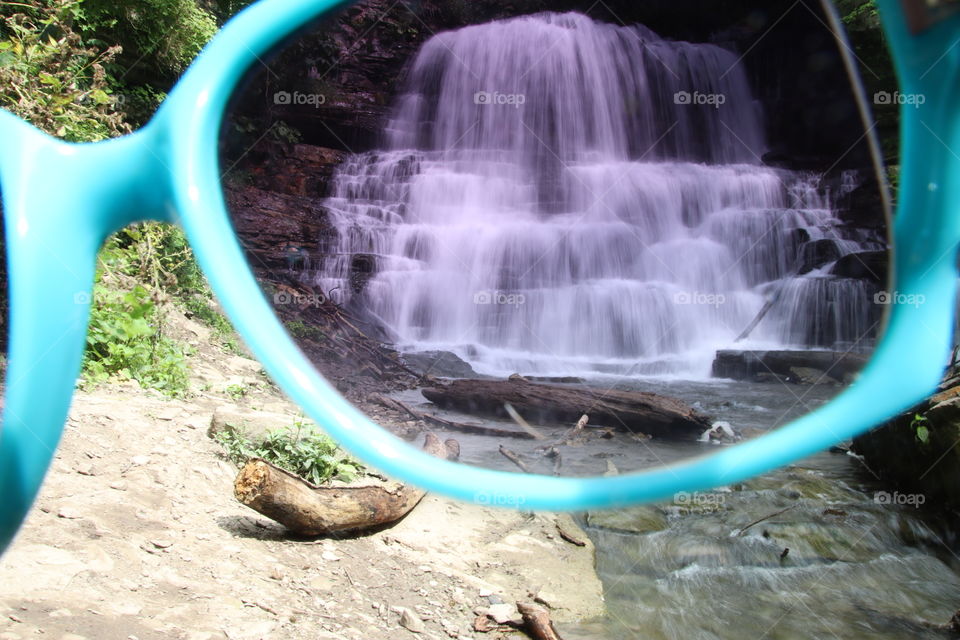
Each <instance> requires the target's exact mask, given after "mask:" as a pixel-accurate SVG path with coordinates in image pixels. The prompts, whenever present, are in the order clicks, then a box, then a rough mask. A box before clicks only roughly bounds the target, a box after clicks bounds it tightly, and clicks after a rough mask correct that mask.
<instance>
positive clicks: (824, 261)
mask: <svg viewBox="0 0 960 640" xmlns="http://www.w3.org/2000/svg"><path fill="white" fill-rule="evenodd" d="M839 259H840V248H839V247H838V246H837V242H836V241H835V240H833V239H831V238H821V239H820V240H814V241H812V242H808V243H806V244H804V245H803V246H802V247H800V269H799V270H798V271H797V273H798V274H800V275H803V274H805V273H810V272H811V271H813V270H814V269H820V268H821V267H824V266H826V265H828V264H830V263H831V262H836V261H837V260H839Z"/></svg>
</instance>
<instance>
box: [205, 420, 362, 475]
mask: <svg viewBox="0 0 960 640" xmlns="http://www.w3.org/2000/svg"><path fill="white" fill-rule="evenodd" d="M216 440H217V442H219V443H220V444H221V445H222V446H223V448H224V449H225V450H226V454H227V457H228V458H230V460H232V461H233V462H234V463H236V464H237V465H242V464H245V463H246V462H247V461H248V460H250V459H252V458H262V459H263V460H266V461H267V462H269V463H270V464H273V465H276V466H277V467H280V468H281V469H285V470H287V471H289V472H291V473H295V474H296V475H298V476H300V477H301V478H303V479H304V480H306V481H308V482H312V483H313V484H317V485H319V484H323V483H324V482H327V481H328V480H331V479H336V480H342V481H344V482H350V481H351V480H353V479H354V478H356V476H357V474H358V473H359V472H361V471H363V468H364V467H363V465H362V464H360V463H359V462H358V461H356V460H354V459H353V458H351V457H350V456H349V455H347V454H346V453H345V452H344V451H343V450H342V449H340V448H339V447H338V446H337V444H336V443H335V442H334V441H333V440H332V439H331V438H330V437H329V436H327V435H325V434H323V433H321V432H320V431H318V430H317V429H316V428H315V427H313V426H311V425H307V424H304V423H302V422H300V421H297V422H295V423H294V424H293V425H292V426H289V427H286V428H284V429H278V430H276V431H273V432H271V433H269V434H267V436H266V437H265V438H264V439H263V440H262V441H260V442H256V443H255V442H253V441H251V440H250V439H249V438H247V437H246V436H245V435H243V433H242V432H241V431H240V430H239V429H237V428H232V427H231V428H227V429H224V430H223V431H221V432H220V433H219V434H217V436H216Z"/></svg>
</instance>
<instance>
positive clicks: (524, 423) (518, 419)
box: [503, 402, 547, 440]
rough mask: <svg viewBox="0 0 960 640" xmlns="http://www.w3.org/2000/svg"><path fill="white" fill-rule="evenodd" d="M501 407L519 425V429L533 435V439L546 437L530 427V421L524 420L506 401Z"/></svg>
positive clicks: (544, 438)
mask: <svg viewBox="0 0 960 640" xmlns="http://www.w3.org/2000/svg"><path fill="white" fill-rule="evenodd" d="M503 408H504V410H506V412H507V415H509V416H510V417H511V418H512V419H513V421H514V422H516V423H517V426H519V427H520V428H521V429H523V430H524V431H526V432H527V433H529V434H530V435H531V436H533V438H534V439H535V440H546V439H547V437H546V436H545V435H543V434H542V433H540V432H539V431H537V430H536V429H534V428H533V427H531V426H530V423H529V422H527V421H526V420H524V419H523V416H521V415H520V414H519V413H517V410H516V409H514V408H513V405H512V404H510V403H509V402H508V403H507V404H505V405H503Z"/></svg>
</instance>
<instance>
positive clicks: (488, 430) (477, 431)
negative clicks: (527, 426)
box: [370, 393, 537, 440]
mask: <svg viewBox="0 0 960 640" xmlns="http://www.w3.org/2000/svg"><path fill="white" fill-rule="evenodd" d="M370 399H371V400H373V401H375V402H377V403H379V404H381V405H383V406H385V407H387V408H389V409H395V410H397V411H402V412H404V413H406V414H407V415H409V416H410V417H411V418H413V419H414V420H423V421H424V422H429V423H431V424H433V425H434V426H436V427H439V428H441V429H446V430H447V431H460V432H461V433H471V434H473V435H479V436H497V437H501V438H519V439H521V440H536V439H537V435H536V432H534V431H532V430H530V431H511V430H510V429H497V428H496V427H485V426H483V425H481V424H467V423H464V422H454V421H453V420H447V419H446V418H441V417H440V416H435V415H432V414H429V413H426V412H422V411H416V410H414V409H412V408H411V407H409V406H407V405H406V404H404V403H402V402H400V401H399V400H394V399H393V398H388V397H387V396H384V395H381V394H379V393H375V394H372V395H371V396H370Z"/></svg>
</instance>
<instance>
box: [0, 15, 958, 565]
mask: <svg viewBox="0 0 960 640" xmlns="http://www.w3.org/2000/svg"><path fill="white" fill-rule="evenodd" d="M347 4H349V3H347V2H344V1H343V0H263V1H262V2H259V3H257V4H255V5H253V6H252V7H250V8H248V9H246V10H245V11H243V12H242V13H240V14H239V15H238V16H237V17H235V18H234V19H233V20H232V21H231V22H229V23H228V24H227V25H226V26H225V27H224V29H223V31H222V32H221V33H220V34H219V35H218V36H217V37H216V38H215V39H214V40H213V41H212V42H211V43H210V44H209V46H208V47H207V48H206V49H205V50H204V52H203V53H202V54H201V55H200V57H199V58H198V59H197V60H196V61H195V62H194V64H193V65H192V66H191V67H190V69H189V70H188V71H187V72H186V74H185V75H184V77H183V79H182V80H181V81H180V82H179V83H178V85H177V86H176V87H175V89H174V90H173V91H172V92H171V93H170V95H169V97H168V98H167V100H166V101H165V102H164V103H163V105H162V106H161V108H160V109H159V111H158V112H157V114H156V116H155V117H154V119H153V120H152V121H151V122H150V123H149V124H148V125H147V126H145V127H144V128H143V129H141V130H139V131H137V132H136V133H133V134H131V135H128V136H125V137H123V138H118V139H114V140H109V141H105V142H101V143H95V144H83V145H75V144H68V143H64V142H62V141H59V140H56V139H54V138H52V137H49V136H47V135H45V134H43V133H41V132H39V131H38V130H36V129H34V128H33V127H31V126H30V125H28V124H26V123H25V122H23V121H21V120H19V119H18V118H15V117H14V116H12V115H11V114H9V113H7V112H3V111H0V140H2V141H3V149H2V153H0V185H2V193H3V202H4V210H5V216H6V242H7V245H6V246H7V251H8V265H9V286H10V291H9V295H10V308H11V310H12V311H13V312H12V313H11V322H10V342H9V345H10V348H9V368H8V370H7V380H6V404H5V406H4V415H3V430H2V432H0V496H3V501H2V503H0V550H3V549H5V548H6V547H7V545H8V544H9V543H10V541H11V540H12V538H13V536H14V535H15V533H16V531H17V529H18V528H19V526H20V523H21V522H22V520H23V518H24V517H25V514H26V513H27V511H28V510H29V509H30V506H31V504H32V503H33V501H34V499H35V497H36V495H37V492H38V490H39V487H40V484H41V482H42V480H43V477H44V475H45V474H46V471H47V469H48V467H49V465H50V462H51V459H52V457H53V455H54V452H55V450H56V447H57V445H58V443H59V441H60V437H61V435H62V432H63V427H64V423H65V421H66V417H67V413H68V410H69V405H70V400H71V398H72V394H73V390H74V387H75V383H76V379H77V375H78V373H79V371H80V365H81V360H82V355H83V349H84V344H85V335H86V327H87V323H88V320H89V315H90V296H91V291H92V283H93V280H94V273H95V266H96V257H97V252H98V250H99V248H100V247H101V245H102V243H103V242H104V241H105V240H106V238H107V237H108V236H109V235H110V234H112V233H114V232H116V231H117V230H119V229H121V228H123V227H124V226H126V225H129V224H132V223H135V222H139V221H144V220H160V221H165V222H171V223H175V224H179V225H181V226H182V227H183V229H184V230H185V232H186V235H187V237H188V239H189V241H190V244H191V246H192V247H193V250H194V252H195V254H196V257H197V260H198V261H199V264H200V266H201V268H202V269H203V271H204V273H205V274H206V276H207V278H208V279H209V282H210V284H211V286H212V288H213V290H214V292H215V293H216V295H217V297H218V299H219V300H220V302H221V304H222V306H223V308H224V309H225V310H226V312H227V314H228V316H229V317H230V319H231V321H232V322H233V324H234V326H235V328H236V329H237V331H238V332H239V334H240V335H241V336H242V337H243V339H244V340H245V341H246V343H247V345H248V346H249V347H250V349H251V351H252V352H253V353H254V355H255V356H256V357H257V358H258V359H259V360H260V361H261V362H262V363H263V365H264V367H265V368H266V370H267V371H268V372H269V374H270V375H271V376H272V377H273V379H274V380H275V381H276V382H277V384H278V385H279V386H280V387H281V388H282V389H283V390H284V391H285V392H286V393H287V394H288V396H289V397H290V398H291V399H292V400H293V401H295V402H296V403H297V404H299V405H300V406H301V407H302V408H303V409H304V411H305V412H306V414H307V415H309V416H310V418H312V419H313V420H315V421H316V422H317V424H318V425H320V427H321V428H323V429H324V430H325V431H326V432H327V433H329V434H330V435H331V436H332V437H333V438H335V439H336V440H337V441H338V442H339V443H340V444H341V445H343V446H344V447H345V448H346V449H347V450H349V451H350V452H351V453H353V454H354V455H356V456H357V457H359V458H360V459H362V460H363V461H365V462H366V463H368V464H370V465H372V466H374V467H376V468H378V469H379V470H381V471H383V472H385V473H387V474H389V475H391V476H394V477H396V478H398V479H400V480H403V481H406V482H409V483H412V484H414V485H418V486H420V487H423V488H425V489H428V490H430V491H435V492H437V493H440V494H444V495H447V496H451V497H454V498H459V499H462V500H467V501H473V502H479V503H482V504H489V505H498V506H510V507H514V508H521V507H522V508H524V509H537V510H553V511H572V510H584V509H597V508H612V507H622V506H626V505H631V504H637V503H643V502H653V501H657V500H663V499H666V498H669V497H671V496H672V495H674V494H675V493H676V492H678V491H699V490H707V489H711V488H713V487H716V486H720V485H726V484H730V483H733V482H737V481H741V480H744V479H747V478H749V477H752V476H756V475H759V474H762V473H765V472H767V471H770V470H772V469H775V468H777V467H781V466H784V465H787V464H789V463H792V462H794V461H796V460H799V459H801V458H803V457H805V456H808V455H811V454H814V453H816V452H818V451H821V450H824V449H826V448H828V447H830V446H833V445H836V444H838V443H840V442H842V441H844V440H848V439H850V438H852V437H854V436H856V435H858V434H860V433H862V432H864V431H867V430H868V429H870V428H871V427H873V426H874V425H876V424H878V423H880V422H882V421H884V420H886V419H888V418H890V417H891V416H893V415H895V414H896V413H898V412H901V411H903V410H905V409H908V408H909V407H911V406H913V405H915V404H916V403H917V402H919V401H920V400H922V399H923V398H925V397H926V396H928V395H929V394H930V393H931V392H932V391H933V390H935V389H936V387H937V385H938V383H939V382H940V378H941V375H942V372H943V368H944V365H945V362H946V360H947V355H948V353H949V349H950V345H951V339H952V330H953V318H954V308H955V295H956V280H957V269H956V255H955V253H956V246H957V243H958V241H960V156H958V155H957V152H955V151H952V149H956V150H958V151H960V109H958V108H957V105H958V104H960V46H958V45H960V15H958V14H952V15H950V16H948V17H946V18H945V19H942V20H941V21H939V22H936V23H934V24H932V26H930V27H929V28H927V29H926V30H924V31H922V32H920V33H916V34H915V33H912V32H911V30H910V28H909V26H908V23H907V20H906V16H905V13H904V10H905V7H909V6H910V4H911V3H910V0H903V2H901V1H900V0H879V6H880V10H881V16H882V20H883V24H884V28H885V30H886V33H887V37H888V40H889V42H890V43H891V47H892V51H893V55H894V59H895V62H896V66H897V71H898V74H899V77H900V82H901V90H902V91H903V92H905V93H912V94H923V95H925V96H926V101H925V102H924V104H922V105H919V106H913V105H910V106H908V107H906V108H904V109H903V118H902V122H903V131H902V143H901V144H902V158H903V160H902V166H903V170H902V177H901V182H902V188H901V192H900V202H899V209H898V212H897V214H896V216H895V219H894V224H893V227H892V234H891V235H892V239H893V246H895V247H896V251H895V255H894V268H893V270H892V272H893V275H892V279H893V284H894V285H895V288H894V289H892V290H894V291H896V292H897V294H898V295H897V297H898V298H900V297H909V296H917V298H915V299H922V300H925V304H922V305H914V306H912V305H908V304H895V305H893V306H892V307H891V310H890V315H889V318H888V324H887V329H886V332H885V333H884V336H883V339H882V340H881V342H880V344H879V345H878V347H877V349H876V351H875V354H874V357H873V358H872V360H871V361H870V363H869V364H868V365H867V367H866V368H865V369H864V370H863V372H862V374H861V376H860V377H859V379H858V380H857V382H856V383H855V384H853V385H852V386H851V387H850V388H848V389H847V390H846V391H844V392H843V393H842V394H840V395H839V396H837V397H836V398H835V399H834V400H833V401H832V402H830V403H829V404H827V405H825V406H824V407H822V408H820V409H818V410H816V411H814V412H812V413H810V414H808V415H806V416H804V417H802V418H800V419H799V420H796V421H794V422H792V423H791V424H789V425H787V426H785V427H783V428H780V429H778V430H775V431H773V432H771V433H769V434H767V435H764V436H762V437H759V438H757V439H755V440H750V441H748V442H745V443H743V444H739V445H737V446H734V447H730V448H724V449H721V450H719V451H717V452H715V453H713V454H712V455H708V456H705V457H701V458H695V459H691V460H686V461H683V462H680V463H677V464H673V465H671V466H667V467H661V468H657V469H653V470H649V471H644V472H640V473H635V474H630V475H624V476H619V477H612V478H588V479H576V478H556V477H546V476H529V475H521V474H515V473H506V472H499V471H492V470H487V469H480V468H476V467H470V466H464V465H459V464H454V463H451V462H447V461H443V460H440V459H438V458H434V457H431V456H429V455H427V454H425V453H423V452H421V451H419V450H417V449H416V448H414V447H413V446H411V445H409V444H407V443H405V442H403V441H402V440H400V439H399V438H396V437H395V436H393V435H391V434H389V433H388V432H387V431H386V430H385V429H383V428H381V427H379V426H377V425H376V424H374V423H373V422H372V421H371V420H370V419H369V418H368V417H367V416H365V415H364V414H363V413H361V412H360V411H359V410H358V409H356V408H355V407H354V406H352V405H351V404H350V403H349V402H347V401H346V400H345V399H344V398H343V397H342V396H341V395H340V394H339V393H338V392H337V391H336V390H335V389H334V388H333V387H332V386H331V385H330V384H329V383H328V382H327V381H325V380H324V379H323V378H322V377H321V375H320V374H319V373H317V371H316V370H315V368H314V366H313V365H312V364H311V363H310V362H309V361H308V360H307V358H306V357H305V356H304V354H303V353H302V352H301V351H300V350H299V349H298V348H297V346H296V345H295V344H294V342H293V341H292V340H291V338H290V337H289V336H288V334H287V333H286V331H285V330H284V328H283V326H282V325H281V323H280V322H279V320H278V319H277V318H276V316H275V314H274V312H273V310H272V308H271V306H270V304H269V303H268V301H267V300H266V298H265V297H264V295H263V293H262V292H261V289H260V287H259V286H258V285H257V282H256V280H255V279H254V277H253V274H252V273H251V271H250V268H249V266H248V264H247V261H246V259H245V258H244V254H243V252H242V250H241V247H240V244H239V242H238V241H237V239H236V236H235V233H234V231H233V228H232V226H231V223H230V218H229V215H228V212H227V207H226V204H225V201H224V194H223V191H222V188H221V179H220V178H221V177H220V165H219V158H218V138H219V135H220V131H221V125H222V120H223V118H224V114H225V113H226V111H227V108H228V105H229V101H230V98H231V96H232V95H233V94H234V91H235V90H236V89H237V88H238V86H239V85H240V83H241V82H242V81H243V79H244V77H245V75H246V74H247V72H248V71H249V70H250V69H251V68H253V67H255V66H256V65H257V64H260V63H261V58H264V57H266V56H267V55H269V54H270V52H271V51H272V50H274V49H275V48H276V46H278V45H279V44H280V43H281V42H282V41H283V40H284V39H285V38H287V37H288V36H290V35H291V34H293V33H295V32H297V31H298V30H300V29H302V28H303V27H304V26H305V25H307V24H309V23H311V22H313V21H315V20H318V19H320V18H323V17H325V16H328V15H329V14H330V13H332V12H333V11H335V10H339V9H342V8H344V7H345V6H346V5H347ZM828 14H830V19H831V20H832V21H833V23H834V24H833V25H832V27H833V28H834V30H835V33H837V34H840V33H842V30H841V29H840V25H839V19H838V17H837V16H836V14H835V12H833V11H828ZM837 37H838V38H840V39H841V42H842V36H840V35H838V36H837ZM48 176H53V179H54V180H56V183H55V185H51V184H48V179H49V178H48ZM919 296H923V297H922V298H919Z"/></svg>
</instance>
